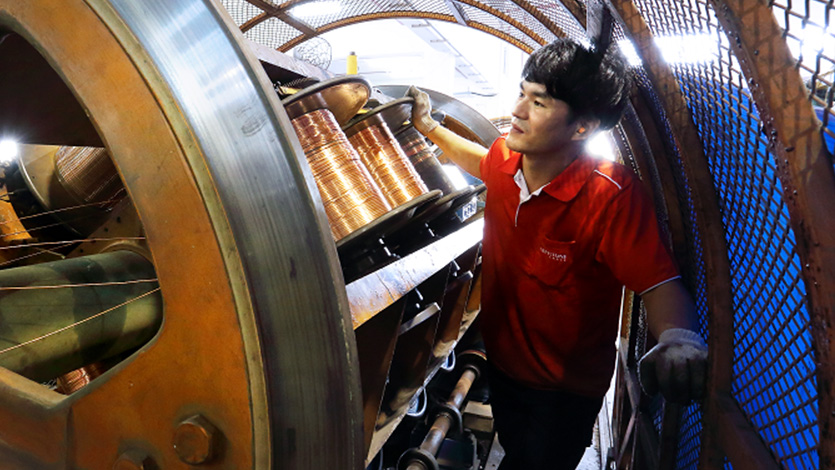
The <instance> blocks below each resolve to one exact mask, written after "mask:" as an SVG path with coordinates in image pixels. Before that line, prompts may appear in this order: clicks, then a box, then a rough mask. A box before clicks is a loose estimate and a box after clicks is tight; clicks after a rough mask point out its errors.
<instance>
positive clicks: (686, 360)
mask: <svg viewBox="0 0 835 470" xmlns="http://www.w3.org/2000/svg"><path fill="white" fill-rule="evenodd" d="M638 376H639V379H640V381H641V387H642V388H643V389H644V391H645V392H646V393H647V395H650V396H652V395H654V394H656V393H658V392H659V391H660V392H661V395H662V396H663V397H664V399H665V400H667V401H669V402H671V403H678V404H681V405H686V404H688V403H690V401H691V400H700V399H702V398H704V391H705V383H706V379H707V345H706V344H705V342H704V340H703V339H702V337H701V336H699V335H698V333H696V332H694V331H691V330H686V329H684V328H670V329H668V330H665V331H664V332H663V333H661V336H660V337H659V338H658V344H657V345H656V346H655V347H654V348H652V349H650V350H649V352H647V353H646V354H645V355H644V357H642V358H641V360H640V361H639V362H638Z"/></svg>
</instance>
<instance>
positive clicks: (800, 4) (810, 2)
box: [769, 0, 835, 154]
mask: <svg viewBox="0 0 835 470" xmlns="http://www.w3.org/2000/svg"><path fill="white" fill-rule="evenodd" d="M769 6H770V7H771V9H772V12H773V13H774V16H775V18H777V22H778V23H779V24H780V26H781V27H782V28H783V29H784V30H785V36H786V43H787V44H788V46H789V49H790V50H791V52H792V54H793V55H794V56H795V57H796V58H797V66H798V70H799V71H800V75H801V77H802V78H803V79H804V81H806V86H807V87H808V89H809V99H810V101H811V102H812V104H813V105H814V106H815V110H816V111H817V114H818V118H819V119H820V120H821V121H822V122H823V132H824V141H825V142H826V148H827V149H828V150H829V153H830V154H832V153H835V108H833V104H832V102H833V94H835V89H834V88H833V81H835V5H833V2H832V1H831V0H804V1H797V0H795V1H792V0H786V1H785V2H777V1H770V2H769Z"/></svg>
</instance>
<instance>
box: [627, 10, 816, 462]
mask: <svg viewBox="0 0 835 470" xmlns="http://www.w3.org/2000/svg"><path fill="white" fill-rule="evenodd" d="M637 4H638V6H639V9H640V10H641V11H642V15H643V16H644V17H645V18H646V19H647V22H648V24H649V26H650V29H652V30H653V32H654V34H656V35H661V34H665V35H671V34H686V33H691V34H692V33H693V32H699V33H708V35H712V36H713V37H716V38H718V39H720V40H718V41H716V45H715V47H716V50H715V56H714V59H713V60H712V61H709V62H704V63H697V64H687V65H682V64H679V65H676V66H675V67H674V73H675V74H676V77H677V79H678V81H679V83H680V84H681V85H682V89H683V92H684V94H685V96H686V97H687V100H688V106H689V108H690V112H691V114H692V115H693V118H694V121H695V122H696V125H697V128H698V131H699V134H700V136H701V139H702V142H703V145H704V148H705V152H706V154H707V157H708V163H709V166H710V168H711V172H712V174H713V179H714V186H715V187H716V191H717V194H718V196H719V201H720V206H721V211H722V214H723V224H724V227H725V238H726V241H727V243H728V250H729V253H728V255H729V259H730V263H731V277H732V282H733V285H732V291H733V299H734V310H735V317H734V330H735V338H734V382H733V394H734V396H735V398H736V399H737V401H738V402H739V403H740V406H741V408H742V409H743V411H744V412H745V413H746V414H747V415H748V418H749V419H750V421H751V424H752V425H753V426H754V428H755V429H756V430H757V431H758V432H759V433H760V435H761V437H762V438H763V441H764V442H765V443H766V444H767V445H768V447H769V448H770V449H771V451H772V452H773V454H774V455H775V457H776V458H777V460H778V461H779V462H780V463H781V464H782V465H783V466H784V467H785V468H789V469H795V468H796V469H806V468H816V467H817V442H818V431H817V389H816V383H815V379H814V371H815V367H814V357H813V352H812V347H811V345H812V341H811V334H810V331H809V328H808V323H809V314H808V312H807V311H806V306H805V288H804V286H803V282H802V280H801V278H800V262H799V258H798V255H797V253H796V252H795V240H794V233H793V232H792V230H791V228H790V226H789V215H788V210H787V208H786V205H785V203H784V201H783V198H782V188H781V185H780V181H779V179H778V178H777V174H776V167H775V161H774V156H773V155H771V154H770V153H769V152H768V140H767V138H766V136H764V135H763V134H762V133H761V132H760V129H761V123H760V120H759V116H758V113H757V110H756V108H755V107H754V105H753V101H752V100H751V98H750V93H749V91H748V88H747V83H746V81H745V80H744V78H743V76H742V73H741V72H740V67H739V64H738V63H737V62H736V58H735V56H734V55H733V52H732V49H731V47H730V46H729V43H728V41H727V39H726V38H725V36H724V33H723V32H722V31H721V29H720V28H719V26H718V22H717V21H716V18H715V16H714V14H713V11H712V8H711V7H710V5H708V4H707V3H706V2H703V1H696V0H689V1H684V2H679V1H671V0H663V1H662V0H644V1H639V2H638V3H637ZM672 5H675V6H672ZM683 8H686V9H688V10H689V11H686V12H682V11H681V9H683ZM670 9H677V10H679V11H678V12H677V13H676V15H675V16H674V17H671V16H668V15H667V14H666V13H665V12H667V11H670ZM688 19H689V21H688ZM682 21H687V24H686V26H682V27H681V28H679V24H680V23H681V22H682ZM694 26H697V27H698V29H694ZM662 32H663V33H662Z"/></svg>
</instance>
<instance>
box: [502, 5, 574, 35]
mask: <svg viewBox="0 0 835 470" xmlns="http://www.w3.org/2000/svg"><path fill="white" fill-rule="evenodd" d="M514 3H517V2H514ZM526 3H527V4H529V5H530V6H531V7H532V8H534V9H535V10H536V11H537V12H539V13H540V14H542V15H543V16H545V17H546V18H548V19H549V20H550V21H551V22H553V23H554V24H557V25H559V27H560V28H562V30H563V31H565V33H566V36H568V37H570V38H571V39H574V40H575V41H579V42H584V43H585V42H586V41H587V39H586V29H585V28H583V26H582V25H581V24H580V23H579V22H578V21H577V19H576V18H575V17H574V15H572V14H571V12H570V11H568V10H567V9H566V8H565V7H564V6H563V4H562V3H561V2H555V1H552V0H529V1H528V2H526ZM583 14H585V13H583Z"/></svg>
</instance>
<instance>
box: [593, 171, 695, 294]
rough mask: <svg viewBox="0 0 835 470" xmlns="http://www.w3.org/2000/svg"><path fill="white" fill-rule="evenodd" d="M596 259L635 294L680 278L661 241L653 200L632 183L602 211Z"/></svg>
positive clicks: (638, 185)
mask: <svg viewBox="0 0 835 470" xmlns="http://www.w3.org/2000/svg"><path fill="white" fill-rule="evenodd" d="M596 259H597V261H599V262H601V263H604V264H605V265H606V266H608V267H609V269H610V270H611V271H612V274H614V276H615V278H617V279H618V280H619V281H620V282H622V283H623V285H625V286H626V287H627V288H628V289H630V290H632V291H635V292H638V293H642V292H645V291H647V290H649V289H651V288H653V287H655V286H658V285H660V284H663V283H665V282H666V281H669V280H672V279H675V278H677V277H679V273H678V269H677V268H676V266H675V262H674V261H673V258H672V256H671V254H670V252H669V250H668V249H667V245H666V244H665V243H664V241H663V240H662V238H661V234H660V230H659V228H658V221H657V219H656V216H655V210H654V205H653V203H652V199H651V198H650V197H649V194H647V193H646V191H645V190H644V188H643V186H641V185H640V184H639V183H636V182H635V180H632V181H631V182H630V183H628V184H626V185H625V186H624V188H623V189H622V190H621V191H619V192H618V194H617V195H616V196H615V197H614V198H613V199H612V201H611V203H610V204H609V205H608V207H607V208H606V209H605V213H604V218H603V236H602V238H601V242H600V246H599V247H598V251H597V255H596Z"/></svg>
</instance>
